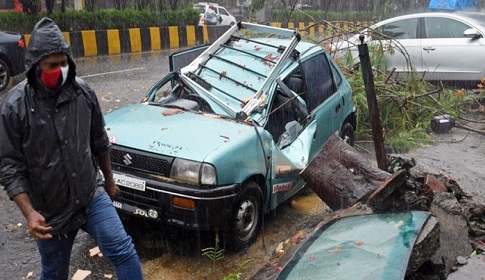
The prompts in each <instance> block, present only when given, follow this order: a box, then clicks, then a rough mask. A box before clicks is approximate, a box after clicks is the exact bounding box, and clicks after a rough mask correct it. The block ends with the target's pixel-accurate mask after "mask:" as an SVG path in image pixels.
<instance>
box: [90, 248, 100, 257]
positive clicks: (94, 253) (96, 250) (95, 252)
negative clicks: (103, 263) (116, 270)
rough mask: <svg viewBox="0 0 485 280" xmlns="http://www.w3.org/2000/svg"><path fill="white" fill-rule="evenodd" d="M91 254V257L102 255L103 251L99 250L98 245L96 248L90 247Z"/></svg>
mask: <svg viewBox="0 0 485 280" xmlns="http://www.w3.org/2000/svg"><path fill="white" fill-rule="evenodd" d="M89 256H90V257H94V256H101V251H100V250H99V247H98V246H96V247H94V248H91V249H89Z"/></svg>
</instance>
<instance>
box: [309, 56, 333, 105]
mask: <svg viewBox="0 0 485 280" xmlns="http://www.w3.org/2000/svg"><path fill="white" fill-rule="evenodd" d="M301 68H302V71H303V76H304V79H305V84H306V94H305V95H306V96H305V98H306V100H305V101H306V102H307V107H308V111H309V112H311V111H312V110H313V109H315V108H316V107H317V106H318V105H320V104H321V103H322V102H323V101H325V100H326V99H327V98H328V97H330V96H331V95H332V94H333V93H334V92H335V89H336V87H335V84H334V82H333V78H332V70H331V69H330V65H329V63H328V60H327V57H326V56H325V54H323V53H322V54H319V55H317V56H314V57H312V58H311V59H309V60H307V61H304V62H302V63H301Z"/></svg>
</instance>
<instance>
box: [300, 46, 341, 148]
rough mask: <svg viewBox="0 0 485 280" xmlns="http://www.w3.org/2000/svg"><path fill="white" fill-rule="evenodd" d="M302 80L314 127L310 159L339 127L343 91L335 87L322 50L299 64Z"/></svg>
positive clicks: (332, 75) (329, 67) (330, 68)
mask: <svg viewBox="0 0 485 280" xmlns="http://www.w3.org/2000/svg"><path fill="white" fill-rule="evenodd" d="M301 68H302V72H303V77H304V80H305V95H304V99H305V101H306V105H307V107H308V111H309V120H310V123H311V125H313V126H315V131H314V134H313V135H312V136H311V137H312V144H311V149H310V153H309V157H310V158H313V157H314V156H315V155H316V154H317V153H318V152H319V151H320V149H321V148H322V147H323V145H324V144H325V143H326V142H327V140H328V138H329V137H330V135H332V134H333V133H336V132H338V131H339V129H340V125H341V124H342V123H341V121H340V120H341V119H342V118H341V117H340V115H341V114H342V108H343V106H344V104H342V102H343V99H342V93H341V92H340V90H339V88H338V87H337V85H336V83H335V80H334V74H333V72H332V67H331V64H330V62H329V60H328V57H327V55H326V54H325V53H324V52H321V53H318V54H316V55H315V56H313V57H312V58H310V59H308V60H306V61H304V62H302V63H301Z"/></svg>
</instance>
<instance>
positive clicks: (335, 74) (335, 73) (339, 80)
mask: <svg viewBox="0 0 485 280" xmlns="http://www.w3.org/2000/svg"><path fill="white" fill-rule="evenodd" d="M330 68H331V69H332V74H333V77H334V79H335V85H336V86H337V88H340V86H341V85H342V76H340V73H339V72H338V71H337V68H335V65H334V64H333V63H330Z"/></svg>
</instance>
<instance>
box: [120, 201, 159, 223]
mask: <svg viewBox="0 0 485 280" xmlns="http://www.w3.org/2000/svg"><path fill="white" fill-rule="evenodd" d="M113 206H114V207H115V208H118V209H121V210H123V211H126V212H128V213H131V214H133V215H138V216H142V217H145V218H151V219H157V218H158V211H157V210H155V209H141V208H138V207H136V206H131V205H129V204H126V203H123V202H119V201H116V200H113Z"/></svg>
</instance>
